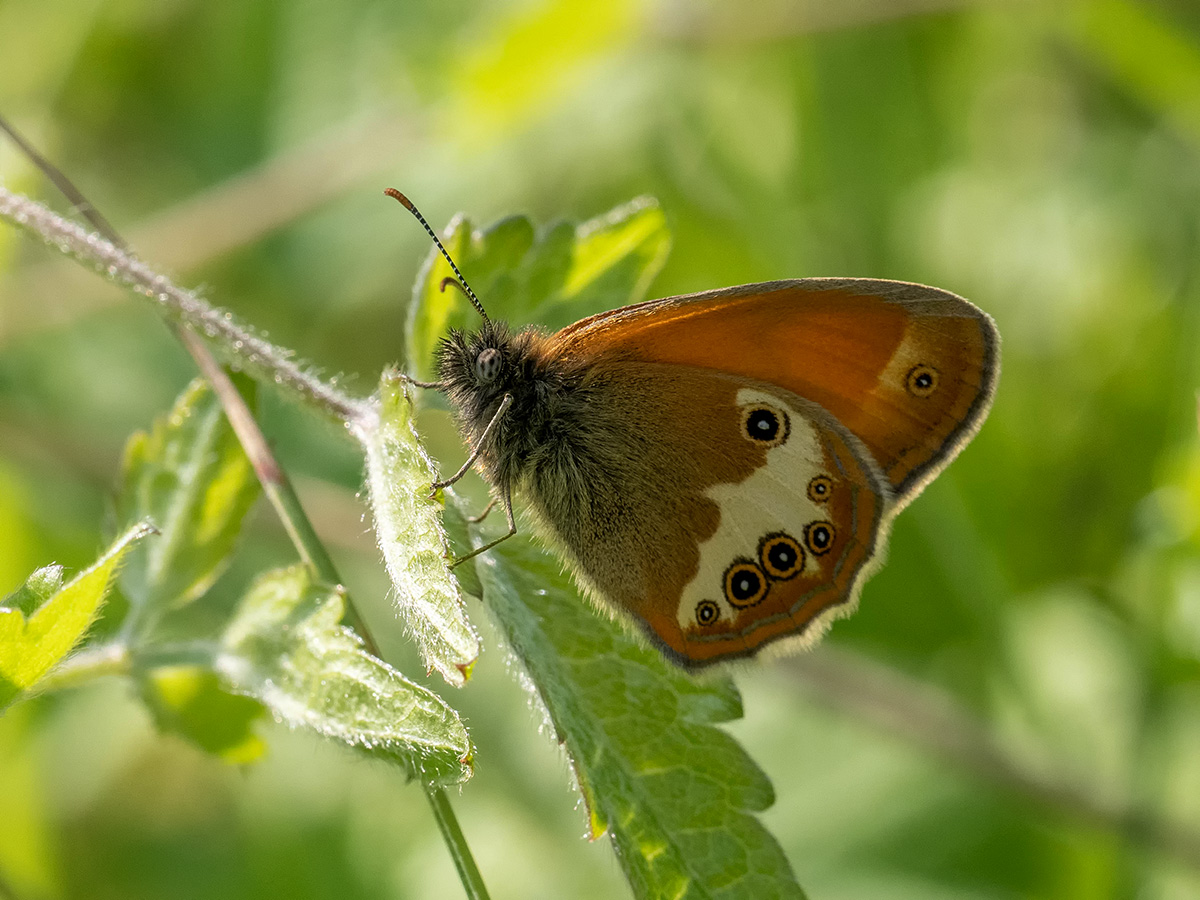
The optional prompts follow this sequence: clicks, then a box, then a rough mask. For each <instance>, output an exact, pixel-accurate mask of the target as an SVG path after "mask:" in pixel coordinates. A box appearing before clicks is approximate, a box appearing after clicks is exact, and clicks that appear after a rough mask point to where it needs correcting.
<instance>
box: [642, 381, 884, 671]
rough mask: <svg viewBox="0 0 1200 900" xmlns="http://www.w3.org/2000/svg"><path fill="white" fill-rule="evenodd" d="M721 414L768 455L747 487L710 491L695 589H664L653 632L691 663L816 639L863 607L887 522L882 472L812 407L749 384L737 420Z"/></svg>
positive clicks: (691, 583) (739, 397) (738, 400)
mask: <svg viewBox="0 0 1200 900" xmlns="http://www.w3.org/2000/svg"><path fill="white" fill-rule="evenodd" d="M714 415H715V416H720V417H721V419H722V420H723V421H722V425H721V427H722V428H728V427H729V426H730V424H731V423H732V425H733V426H734V427H735V428H736V429H737V431H738V433H739V437H740V438H741V439H742V440H743V441H744V442H745V443H746V444H747V445H750V448H751V449H757V448H755V447H754V445H760V446H765V448H766V452H765V458H764V459H763V461H762V464H761V465H759V466H758V467H757V468H755V469H754V471H753V472H752V473H751V474H750V475H749V476H748V477H747V478H746V479H744V480H742V481H740V482H737V483H715V484H711V485H709V486H708V487H707V488H705V490H704V494H705V496H707V497H708V498H709V499H711V500H712V501H713V502H715V503H716V505H717V507H718V509H719V514H720V515H719V520H718V524H717V528H716V530H715V531H714V532H713V533H712V535H711V536H710V537H708V538H707V540H704V541H702V542H700V543H699V545H698V547H697V550H698V564H697V566H696V570H695V573H694V574H693V575H692V577H691V578H690V579H688V581H687V582H686V583H685V584H683V585H681V586H677V585H665V584H662V585H659V586H658V591H657V592H656V593H657V596H658V597H659V603H658V606H659V607H660V608H661V610H662V612H663V613H664V614H665V615H664V616H663V617H661V618H660V617H657V616H656V617H655V619H653V620H652V621H651V623H650V624H651V625H652V627H654V629H655V631H656V633H657V636H658V638H659V639H660V640H661V641H662V642H663V643H665V644H666V645H667V647H668V648H669V649H670V651H672V652H673V654H674V655H676V657H677V658H680V659H682V660H683V661H685V662H686V663H687V664H690V665H703V664H705V663H709V662H713V661H716V660H720V659H729V658H733V657H741V656H753V655H755V654H756V653H758V652H759V651H760V650H761V649H763V648H764V647H766V646H767V645H768V644H771V643H773V642H775V641H778V640H781V639H789V640H793V641H800V642H811V641H812V640H815V639H816V638H817V637H819V636H820V634H821V633H822V632H823V631H824V629H825V627H826V626H827V625H828V623H829V622H830V621H831V620H832V619H833V618H835V617H836V616H839V615H845V614H847V613H849V612H850V611H851V609H852V608H853V603H854V601H855V600H856V599H857V594H858V589H859V587H860V586H861V584H862V582H863V581H864V580H865V577H866V576H867V575H868V574H869V572H870V568H871V565H870V564H871V562H872V560H873V559H875V558H876V557H877V556H878V554H879V552H880V550H881V546H882V543H883V541H884V539H885V532H886V523H887V520H888V517H889V499H888V498H889V496H890V489H889V488H888V486H887V484H886V481H885V479H884V477H883V475H882V473H880V472H879V471H878V469H877V467H875V465H874V464H873V462H872V461H871V460H870V458H869V457H868V456H867V455H866V454H865V452H864V451H863V448H862V446H861V444H859V443H858V442H857V441H856V440H855V439H854V438H853V436H852V435H850V434H848V433H847V432H846V431H845V430H844V429H842V428H841V427H840V426H838V425H837V423H836V422H834V421H832V420H831V419H830V418H829V416H828V415H827V414H825V413H824V412H823V411H822V410H820V409H819V408H816V407H815V406H814V405H813V404H811V403H808V402H806V401H804V400H803V399H801V398H799V397H796V396H795V395H791V394H789V393H788V392H785V391H779V390H770V389H768V388H766V387H765V386H759V385H752V384H746V385H745V386H742V387H740V388H739V389H738V390H737V393H736V395H735V404H734V407H733V409H732V410H730V409H728V408H726V409H722V410H719V411H716V410H714ZM652 596H654V594H652ZM668 617H673V619H674V621H671V622H668V621H664V619H666V618H668ZM672 626H674V627H672Z"/></svg>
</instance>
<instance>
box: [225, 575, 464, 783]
mask: <svg viewBox="0 0 1200 900" xmlns="http://www.w3.org/2000/svg"><path fill="white" fill-rule="evenodd" d="M344 609H345V597H344V595H343V593H342V591H341V589H339V588H329V587H324V586H321V585H317V584H314V583H313V582H312V580H311V577H310V576H309V574H308V572H307V570H306V569H305V568H304V567H303V566H294V567H292V568H289V569H280V570H277V571H274V572H268V573H266V574H265V575H263V576H261V577H260V578H258V579H257V580H256V581H255V583H254V584H253V585H252V586H251V588H250V590H249V592H248V593H247V594H246V596H245V598H244V599H243V600H242V603H241V606H240V608H239V610H238V612H237V614H236V615H235V616H234V619H233V621H232V622H231V623H230V625H229V628H228V630H227V631H226V633H225V637H224V640H223V646H224V651H223V652H222V653H221V655H220V657H219V658H218V661H217V670H218V672H219V673H220V674H221V675H223V676H224V677H225V678H226V679H228V681H229V683H230V685H232V687H233V688H234V689H235V690H236V691H237V692H238V693H241V694H245V695H247V696H250V697H254V698H256V699H257V700H259V701H261V702H262V703H263V704H264V705H265V706H266V707H267V708H268V709H269V710H270V711H271V713H272V714H273V715H274V716H275V718H276V719H277V720H279V721H281V722H284V723H286V724H287V725H289V726H291V727H293V728H308V729H312V730H313V731H316V732H318V733H319V734H322V735H324V736H326V737H328V738H331V739H333V740H336V741H340V742H341V743H344V744H347V745H349V746H351V747H353V748H355V749H356V750H358V751H360V752H361V753H364V754H366V755H367V756H371V757H373V758H376V759H384V760H387V761H389V762H392V763H398V764H400V765H401V766H403V767H404V769H405V771H406V772H407V773H408V775H409V777H410V778H417V779H420V780H421V781H423V782H426V783H441V784H453V783H458V782H462V781H465V780H466V779H467V778H469V777H470V775H471V744H470V740H469V738H468V737H467V730H466V727H465V726H464V725H463V723H462V721H461V720H460V719H459V718H458V715H457V714H456V713H455V712H454V710H453V709H451V708H450V707H449V706H448V705H447V704H446V703H445V702H444V701H443V700H442V699H441V698H440V697H438V696H437V695H436V694H434V693H432V692H430V691H428V690H426V689H425V688H423V687H420V686H419V685H416V684H413V683H412V682H411V681H409V680H408V679H406V678H405V677H404V676H403V675H401V674H400V673H399V672H397V671H396V670H395V669H393V668H392V667H391V666H389V665H388V664H387V663H385V662H383V661H381V660H379V659H376V658H375V657H374V656H372V655H371V654H370V653H368V652H367V651H366V650H365V649H364V648H363V644H362V639H361V638H359V637H358V635H356V634H355V633H354V632H353V631H351V630H350V629H348V628H345V627H344V626H342V625H340V624H339V622H340V621H341V618H342V613H343V611H344Z"/></svg>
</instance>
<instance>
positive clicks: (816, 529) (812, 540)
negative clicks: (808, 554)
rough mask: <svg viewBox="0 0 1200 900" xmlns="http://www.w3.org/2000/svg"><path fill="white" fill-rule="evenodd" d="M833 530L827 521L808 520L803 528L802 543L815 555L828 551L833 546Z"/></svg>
mask: <svg viewBox="0 0 1200 900" xmlns="http://www.w3.org/2000/svg"><path fill="white" fill-rule="evenodd" d="M833 536H834V530H833V525H831V524H830V523H829V522H809V523H808V525H807V526H805V528H804V543H805V544H807V545H808V549H809V550H810V551H812V552H813V553H814V554H816V555H817V556H820V555H821V554H822V553H828V552H829V548H830V547H832V546H833Z"/></svg>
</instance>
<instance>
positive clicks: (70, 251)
mask: <svg viewBox="0 0 1200 900" xmlns="http://www.w3.org/2000/svg"><path fill="white" fill-rule="evenodd" d="M75 193H76V194H77V193H78V192H75ZM0 218H3V219H7V220H8V221H9V222H11V223H12V224H14V225H17V226H18V227H20V228H23V229H25V230H27V231H30V232H32V233H33V234H36V235H38V236H39V237H41V238H42V239H43V240H44V241H46V242H47V243H49V244H53V245H54V246H56V247H57V248H58V250H59V251H61V252H62V253H65V254H66V255H68V256H71V257H73V258H74V259H76V260H78V261H80V262H82V263H84V264H85V265H88V266H90V267H91V268H93V269H95V270H96V271H97V272H99V273H101V274H103V275H105V276H107V277H108V278H110V279H112V280H114V281H116V282H118V283H119V284H122V285H124V286H126V287H129V288H131V289H133V290H135V291H137V292H138V293H140V294H143V295H144V296H147V297H149V298H150V299H152V300H154V301H155V302H156V303H157V304H158V306H159V308H160V309H161V310H162V311H163V313H164V314H165V315H166V316H167V318H168V319H169V320H171V322H172V323H174V324H175V326H176V328H175V331H176V333H177V335H178V336H179V339H180V340H181V341H182V342H183V344H184V346H185V347H186V348H187V350H188V352H189V353H191V355H192V357H193V359H195V361H196V364H197V366H198V367H199V368H200V370H201V372H202V373H203V374H204V376H205V377H206V378H207V379H208V381H209V384H210V385H212V387H213V390H214V391H215V392H216V393H217V396H218V397H219V398H220V400H221V404H222V406H223V407H224V409H225V413H226V416H227V417H228V418H229V422H230V425H231V426H232V427H233V429H234V432H235V433H236V434H237V437H238V440H239V441H240V442H241V444H242V447H243V448H244V449H245V451H246V454H247V456H248V457H249V459H250V462H251V464H252V465H253V466H254V470H255V473H256V474H257V475H258V477H259V480H260V482H261V483H262V486H263V490H264V492H265V493H266V495H267V497H268V499H269V501H270V502H271V505H272V506H273V507H274V508H275V511H276V513H277V514H278V516H279V518H280V520H281V521H282V522H283V525H284V528H285V529H287V532H288V536H289V537H290V538H291V540H292V543H293V544H294V545H295V547H296V550H297V552H298V553H299V554H300V556H301V558H302V559H303V560H304V562H305V564H306V565H308V566H310V567H311V568H312V569H313V571H314V572H315V573H316V574H317V576H318V577H319V578H320V579H321V580H322V581H325V582H327V583H329V584H331V585H340V584H341V583H342V580H341V577H340V576H339V575H338V572H337V568H336V566H335V565H334V563H333V560H332V558H331V557H330V556H329V553H328V551H327V550H326V549H325V546H324V544H322V543H321V540H320V538H319V537H318V536H317V533H316V531H315V530H314V529H313V527H312V523H311V522H310V521H309V519H308V516H307V515H306V514H305V512H304V509H303V507H302V506H301V505H300V500H299V498H298V497H297V496H296V492H295V491H294V490H293V488H292V486H291V482H290V480H289V479H288V477H287V475H286V474H285V473H284V471H283V469H282V468H281V467H280V466H279V464H278V463H277V462H276V461H275V458H274V455H273V454H272V453H271V450H270V447H269V445H268V444H267V441H266V438H265V437H264V436H263V434H262V431H261V430H260V429H259V427H258V423H257V422H256V421H255V419H254V416H253V415H252V414H251V412H250V410H249V408H248V407H247V406H246V402H245V400H244V399H243V398H242V396H241V395H240V394H239V393H238V392H237V389H236V388H235V387H234V386H233V382H232V381H231V380H230V379H229V376H228V374H227V373H226V372H225V371H224V370H223V369H222V368H221V367H220V366H219V365H217V363H216V360H214V359H213V357H212V354H211V353H210V352H209V350H208V347H207V346H206V344H205V343H204V341H202V340H200V338H199V337H198V334H202V335H204V336H205V338H207V339H208V340H209V341H211V342H212V343H213V344H214V345H215V346H216V347H217V348H218V349H219V350H220V351H221V352H222V354H223V355H224V356H226V357H227V358H228V359H229V360H230V361H231V362H233V364H235V365H237V366H239V367H241V368H243V369H244V370H246V371H248V372H249V373H250V374H251V375H253V376H255V377H256V378H258V379H260V380H264V381H268V382H271V383H274V384H276V385H278V386H280V387H281V388H283V389H284V390H286V391H288V392H290V393H292V394H294V395H295V396H296V397H297V398H298V399H299V400H300V401H301V402H302V403H304V405H306V406H310V407H315V408H317V409H320V410H322V411H323V412H325V413H326V414H328V415H331V416H332V417H333V418H335V419H336V420H338V421H339V422H340V423H342V424H343V425H345V426H347V427H349V426H356V425H357V424H359V423H360V422H362V421H363V420H364V419H366V418H368V417H370V416H372V415H373V414H374V413H373V411H372V410H371V408H370V406H369V404H368V403H367V401H363V400H359V399H355V398H352V397H350V396H349V395H346V394H343V393H342V392H341V391H339V390H338V389H336V388H334V387H333V386H332V385H330V384H328V383H326V382H324V381H322V380H321V379H320V378H318V377H317V376H315V375H314V374H312V373H311V372H308V371H305V370H304V369H302V368H301V367H300V366H298V365H297V364H296V363H295V362H293V361H292V359H291V357H290V355H289V354H288V353H287V352H286V351H284V350H283V349H282V348H279V347H276V346H274V345H273V344H271V343H269V342H267V341H265V340H263V339H262V338H259V337H258V336H256V335H254V334H253V333H251V332H250V331H249V330H248V329H246V328H244V327H243V326H241V325H239V324H237V323H236V322H235V321H234V319H233V316H232V315H231V314H229V313H225V312H221V311H220V310H218V309H216V308H214V307H212V306H209V305H208V304H207V303H205V302H204V301H203V300H201V299H200V298H199V297H198V296H196V295H195V294H194V293H192V292H191V291H185V290H183V289H181V288H179V287H177V286H176V285H175V284H173V283H172V282H171V281H170V280H169V279H168V278H167V277H166V276H164V275H161V274H159V273H157V272H155V271H154V270H152V269H151V268H150V267H149V266H147V265H145V264H144V263H143V262H141V261H140V260H138V259H136V258H135V257H134V256H133V255H132V254H131V253H130V252H129V251H128V250H126V249H125V248H124V247H123V246H121V244H122V242H121V239H120V237H119V236H118V235H117V234H116V233H115V232H113V231H112V230H111V229H110V228H105V226H103V225H101V226H100V227H102V228H104V229H105V230H106V231H107V232H108V233H109V239H106V238H103V237H100V236H99V235H97V234H92V233H90V232H88V231H87V230H86V229H84V228H83V227H82V226H80V225H78V224H76V223H75V222H72V221H70V220H68V219H64V218H63V217H62V216H59V215H58V214H56V213H54V212H53V211H52V210H50V209H48V208H47V207H45V206H43V205H42V204H40V203H37V202H36V201H34V200H31V199H29V198H27V197H23V196H21V195H19V194H14V193H12V192H11V191H9V190H7V189H6V188H4V187H0ZM347 613H348V615H349V616H350V617H352V624H353V625H354V627H355V629H356V630H357V632H358V634H359V635H360V637H362V639H363V643H364V645H365V647H366V648H367V650H368V651H369V652H370V653H371V654H372V655H374V656H376V657H379V655H380V654H379V649H378V644H376V642H375V639H374V637H373V636H372V635H371V632H370V630H369V629H368V628H367V627H366V624H365V622H363V620H362V617H361V615H359V614H358V612H357V611H356V610H355V607H354V605H353V602H352V601H349V600H348V602H347ZM122 650H123V651H124V652H125V654H126V657H125V659H124V663H123V664H124V667H125V669H127V668H128V665H129V662H128V657H127V654H128V651H127V650H125V648H122ZM77 658H78V657H77ZM106 664H107V665H112V666H116V665H117V663H116V662H114V661H112V660H109V661H107V662H106ZM117 670H121V671H123V670H124V669H118V668H114V671H117ZM87 671H89V670H88V669H87V668H85V667H83V665H82V664H80V665H79V666H78V667H77V674H79V673H83V672H87ZM90 671H91V672H92V673H96V672H97V669H95V668H92V669H91V670H90ZM80 677H83V676H82V675H80ZM425 792H426V795H427V796H428V797H429V803H430V805H431V806H432V807H433V810H434V815H435V817H436V819H437V822H438V828H439V830H440V831H441V833H442V836H443V838H444V839H445V841H446V846H447V848H448V849H449V851H450V855H451V857H452V858H453V859H454V864H455V867H456V868H457V869H458V871H459V874H460V876H461V878H462V881H463V887H464V889H465V890H466V891H467V896H468V897H469V898H470V900H486V898H487V896H488V895H487V890H486V888H485V887H484V885H483V879H482V877H481V876H480V874H479V869H478V867H477V866H476V865H475V861H474V859H473V858H472V856H471V850H470V847H469V846H468V845H467V843H466V839H465V838H464V837H463V833H462V829H461V828H460V827H459V825H458V820H457V818H456V817H455V815H454V810H453V809H452V808H451V806H450V801H449V800H448V799H447V797H446V795H445V792H444V791H442V789H441V788H438V787H435V786H433V785H426V787H425Z"/></svg>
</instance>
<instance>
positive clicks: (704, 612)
mask: <svg viewBox="0 0 1200 900" xmlns="http://www.w3.org/2000/svg"><path fill="white" fill-rule="evenodd" d="M719 618H721V607H719V606H717V604H715V603H713V601H711V600H701V601H700V602H699V603H697V604H696V621H697V622H699V623H700V624H701V625H711V624H713V623H714V622H715V621H717V619H719Z"/></svg>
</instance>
